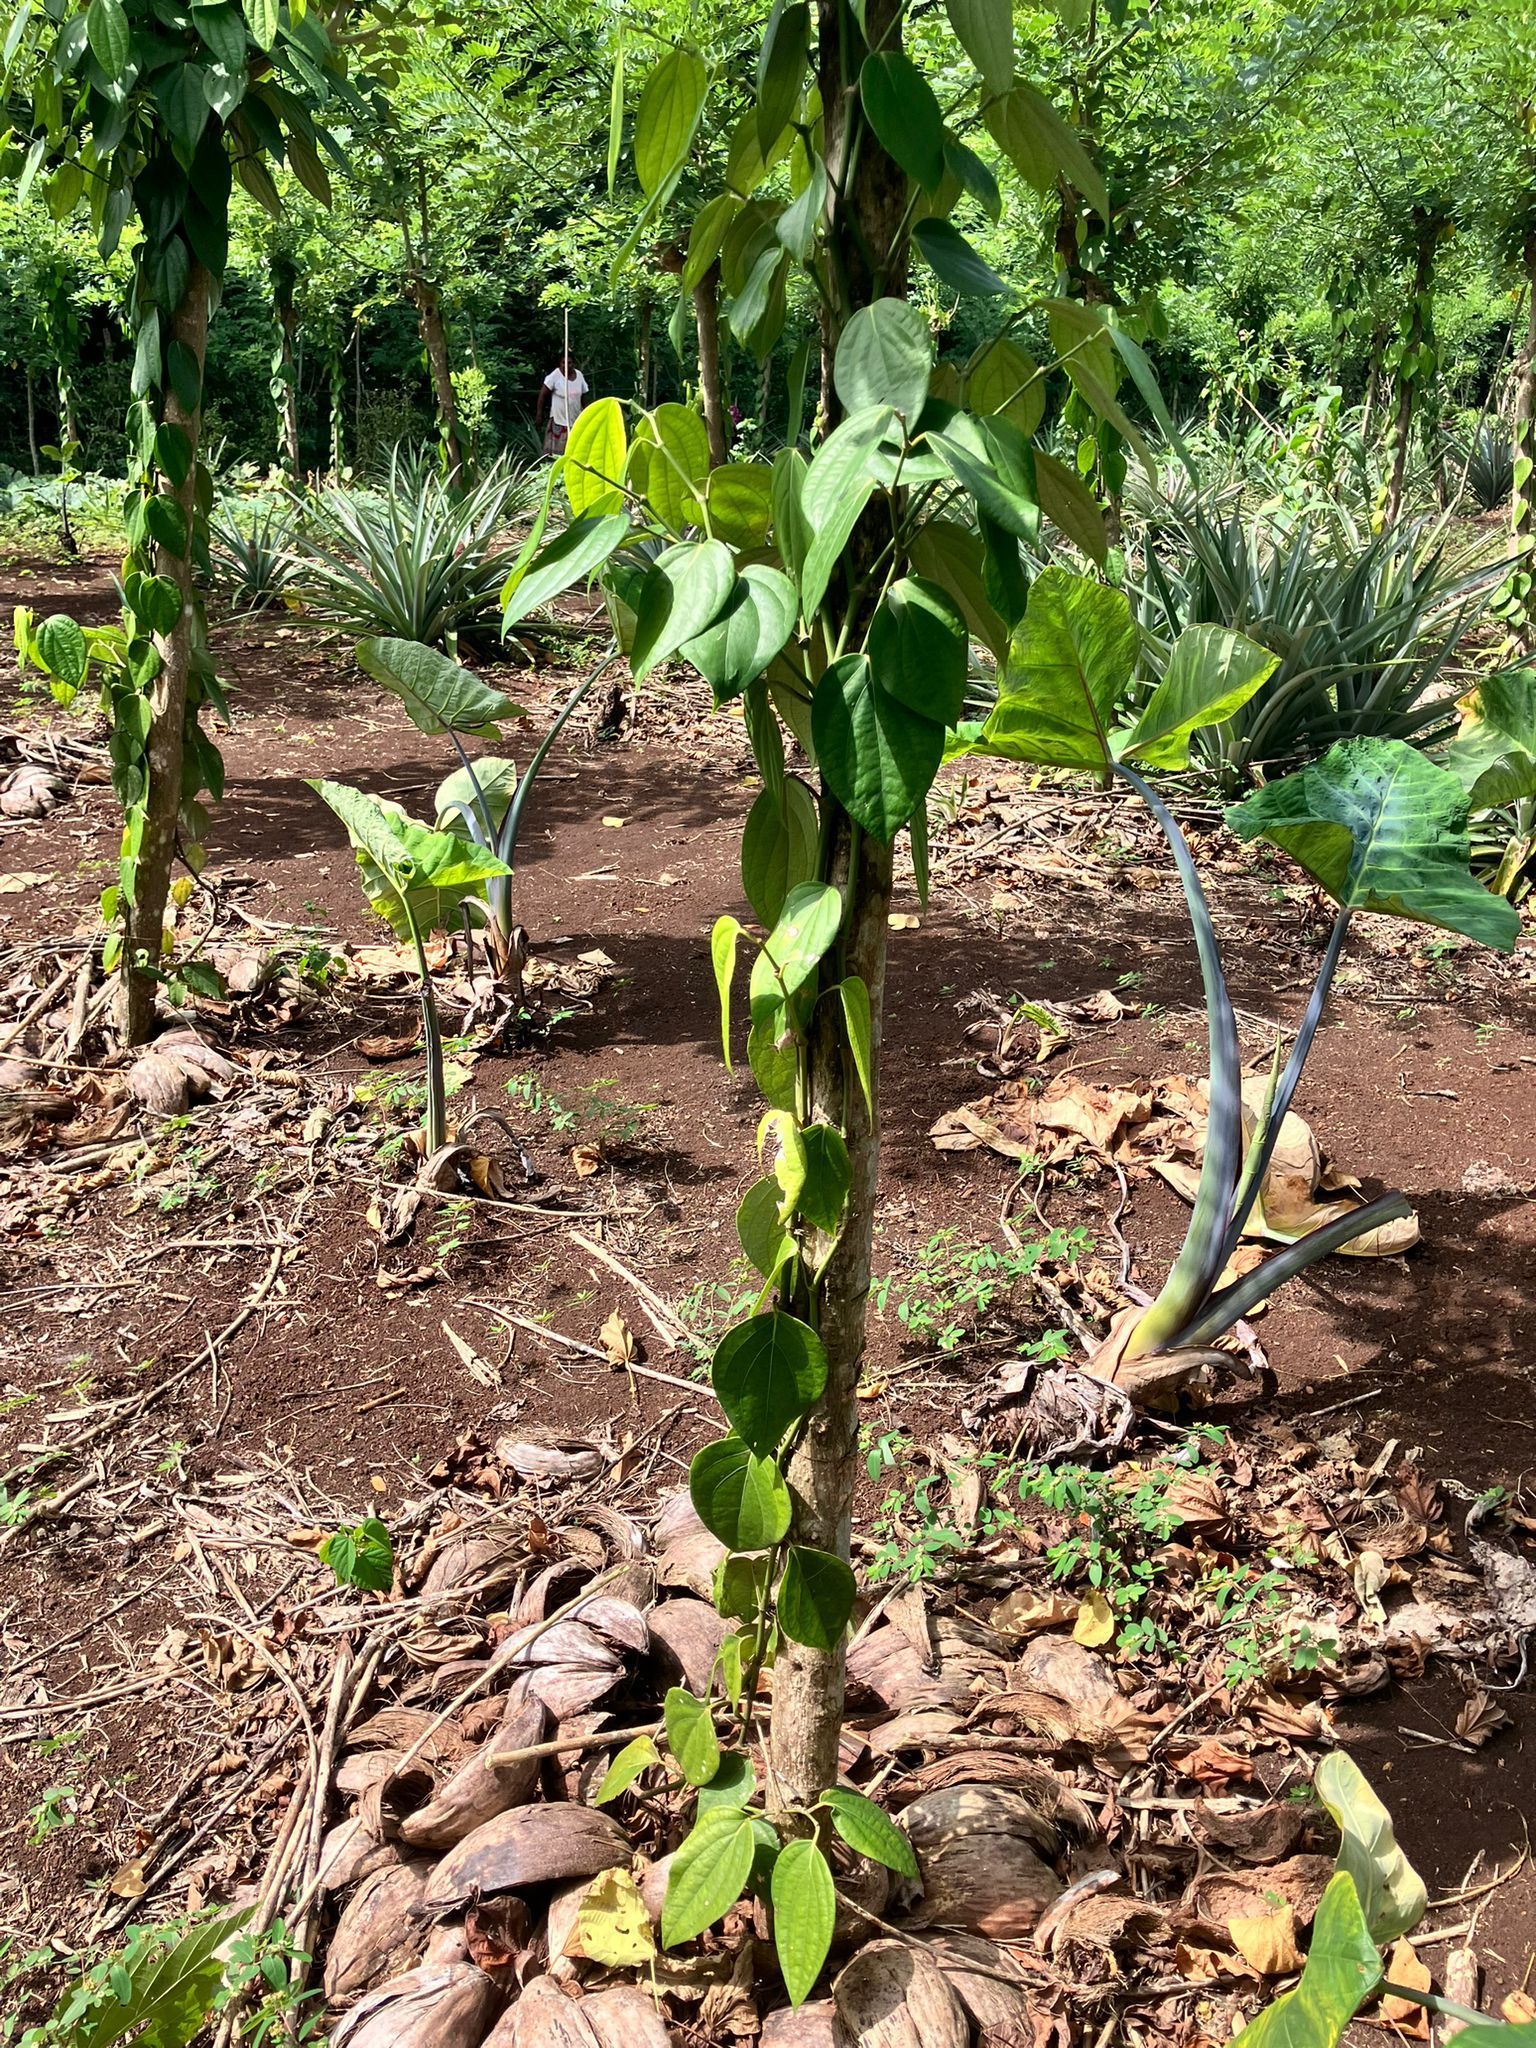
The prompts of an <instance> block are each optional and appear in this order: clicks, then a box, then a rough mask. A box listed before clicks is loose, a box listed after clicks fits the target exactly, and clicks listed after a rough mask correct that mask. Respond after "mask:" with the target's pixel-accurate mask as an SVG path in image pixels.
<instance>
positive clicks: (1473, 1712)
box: [1456, 1687, 1511, 1749]
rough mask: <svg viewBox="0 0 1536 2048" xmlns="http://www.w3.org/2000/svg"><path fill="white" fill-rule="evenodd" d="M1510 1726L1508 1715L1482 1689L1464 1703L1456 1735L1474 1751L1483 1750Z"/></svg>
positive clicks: (1457, 1720)
mask: <svg viewBox="0 0 1536 2048" xmlns="http://www.w3.org/2000/svg"><path fill="white" fill-rule="evenodd" d="M1510 1725H1511V1724H1510V1718H1509V1716H1508V1714H1506V1713H1505V1711H1504V1709H1503V1708H1502V1707H1501V1706H1500V1705H1499V1703H1498V1701H1497V1700H1496V1699H1493V1698H1492V1697H1491V1696H1490V1695H1489V1694H1488V1693H1486V1692H1484V1691H1483V1690H1482V1688H1481V1687H1479V1688H1478V1690H1477V1691H1476V1692H1475V1693H1473V1694H1472V1696H1471V1698H1470V1699H1468V1700H1466V1701H1464V1702H1463V1704H1462V1708H1461V1712H1460V1713H1459V1714H1458V1715H1457V1716H1456V1733H1457V1734H1458V1735H1459V1736H1460V1737H1461V1739H1462V1741H1463V1742H1470V1743H1471V1745H1472V1747H1473V1748H1474V1749H1481V1748H1482V1746H1483V1744H1484V1743H1485V1742H1489V1741H1491V1740H1492V1738H1493V1737H1494V1736H1495V1735H1497V1734H1498V1732H1499V1730H1500V1729H1501V1728H1508V1727H1509V1726H1510Z"/></svg>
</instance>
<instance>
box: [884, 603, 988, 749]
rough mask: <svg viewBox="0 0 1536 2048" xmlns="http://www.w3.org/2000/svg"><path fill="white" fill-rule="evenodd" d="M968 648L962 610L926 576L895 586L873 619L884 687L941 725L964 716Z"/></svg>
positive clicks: (889, 693)
mask: <svg viewBox="0 0 1536 2048" xmlns="http://www.w3.org/2000/svg"><path fill="white" fill-rule="evenodd" d="M967 646H968V642H967V638H966V631H965V620H964V619H963V618H962V617H961V614H960V607H959V606H958V605H957V604H956V603H955V602H954V600H953V599H952V598H951V597H950V595H949V593H948V592H947V591H946V590H944V589H943V588H941V586H940V585H939V584H937V583H929V582H927V581H925V580H924V578H922V577H920V576H903V577H901V578H899V579H898V580H897V581H896V582H895V583H893V584H892V585H891V587H890V589H889V590H888V591H887V592H886V593H885V596H884V597H883V598H882V599H881V600H880V604H879V607H878V609H877V610H876V612H875V616H874V618H873V619H872V620H871V621H870V627H869V659H870V665H871V667H872V668H873V670H874V673H875V677H876V679H877V681H878V683H879V685H880V688H881V689H882V690H884V691H886V692H887V694H888V695H890V696H892V697H895V698H898V699H899V700H900V701H901V703H903V704H905V705H906V707H907V709H908V710H909V711H915V712H917V713H918V714H919V716H921V717H923V718H931V719H932V720H933V721H934V722H935V723H936V724H939V725H953V724H955V723H956V721H957V720H958V719H959V717H960V712H961V708H962V706H963V705H964V702H965V683H966V664H967Z"/></svg>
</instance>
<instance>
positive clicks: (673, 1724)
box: [661, 1685, 720, 1785]
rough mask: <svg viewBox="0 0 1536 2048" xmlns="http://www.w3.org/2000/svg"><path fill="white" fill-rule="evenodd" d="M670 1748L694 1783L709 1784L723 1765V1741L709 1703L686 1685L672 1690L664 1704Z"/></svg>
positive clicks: (686, 1775) (664, 1719)
mask: <svg viewBox="0 0 1536 2048" xmlns="http://www.w3.org/2000/svg"><path fill="white" fill-rule="evenodd" d="M661 1711H662V1719H663V1721H664V1722H665V1724H666V1730H667V1747H668V1749H670V1750H671V1752H672V1757H673V1761H674V1762H675V1763H676V1765H677V1768H678V1769H679V1770H680V1771H681V1772H682V1774H683V1776H684V1777H685V1778H686V1779H687V1780H688V1782H689V1784H690V1785H707V1784H708V1783H709V1781H710V1779H711V1778H713V1776H714V1775H715V1773H716V1771H718V1770H719V1768H720V1744H719V1741H718V1740H717V1738H716V1735H715V1722H714V1716H713V1715H712V1714H711V1713H710V1711H709V1706H708V1704H707V1702H705V1701H704V1700H701V1699H699V1698H697V1697H696V1696H695V1695H694V1694H693V1693H691V1692H689V1691H687V1690H686V1688H685V1687H683V1686H680V1685H674V1686H672V1687H670V1688H669V1689H668V1692H667V1696H666V1698H665V1699H664V1700H663V1701H662V1706H661Z"/></svg>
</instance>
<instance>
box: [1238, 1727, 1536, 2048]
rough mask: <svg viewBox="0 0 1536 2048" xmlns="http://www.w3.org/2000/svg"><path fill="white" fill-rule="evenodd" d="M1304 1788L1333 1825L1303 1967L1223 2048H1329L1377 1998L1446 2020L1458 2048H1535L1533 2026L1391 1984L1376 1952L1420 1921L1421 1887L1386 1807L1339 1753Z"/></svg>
mask: <svg viewBox="0 0 1536 2048" xmlns="http://www.w3.org/2000/svg"><path fill="white" fill-rule="evenodd" d="M1312 1789H1313V1792H1314V1793H1315V1795H1316V1797H1317V1799H1318V1800H1319V1802H1320V1803H1321V1805H1322V1806H1323V1807H1324V1808H1325V1809H1326V1811H1327V1813H1328V1815H1329V1817H1330V1818H1331V1819H1332V1820H1333V1822H1334V1823H1335V1825H1336V1826H1337V1827H1338V1830H1339V1850H1338V1856H1337V1858H1336V1860H1335V1864H1334V1873H1333V1876H1332V1878H1330V1880H1329V1882H1328V1888H1327V1890H1326V1891H1325V1892H1324V1893H1323V1896H1322V1900H1321V1902H1320V1904H1319V1906H1318V1909H1317V1914H1316V1917H1315V1919H1314V1920H1313V1923H1312V1935H1311V1939H1310V1941H1309V1943H1308V1945H1307V1958H1306V1964H1305V1966H1304V1968H1303V1970H1302V1973H1301V1978H1300V1981H1299V1982H1298V1983H1297V1984H1296V1985H1295V1986H1294V1987H1293V1988H1292V1989H1291V1990H1289V1991H1286V1992H1282V1994H1281V1995H1280V1997H1279V1998H1277V1999H1276V2000H1275V2001H1274V2003H1273V2004H1272V2005H1269V2006H1266V2007H1265V2009H1264V2010H1263V2011H1262V2012H1261V2013H1259V2014H1258V2016H1257V2017H1256V2018H1255V2019H1252V2020H1250V2021H1249V2022H1248V2024H1247V2026H1246V2027H1244V2028H1243V2030H1242V2032H1241V2033H1240V2034H1238V2036H1237V2038H1236V2040H1235V2041H1234V2042H1233V2044H1232V2048H1338V2044H1339V2042H1340V2041H1342V2040H1343V2038H1344V2034H1345V2031H1346V2029H1347V2028H1348V2027H1349V2025H1350V2022H1351V2021H1352V2020H1353V2019H1354V2018H1355V2016H1356V2015H1357V2014H1358V2013H1360V2012H1363V2011H1364V2010H1365V2008H1366V2007H1367V2006H1368V2005H1370V2004H1371V2003H1372V2002H1373V2001H1374V2000H1375V1999H1377V1998H1379V1997H1380V1998H1397V1999H1402V2000H1404V2001H1406V2003H1407V2004H1409V2005H1411V2006H1417V2007H1419V2008H1420V2009H1421V2010H1422V2011H1423V2012H1425V2013H1428V2014H1433V2015H1435V2016H1436V2017H1439V2018H1444V2019H1448V2020H1454V2021H1456V2022H1457V2029H1456V2039H1457V2040H1458V2041H1460V2042H1462V2043H1464V2044H1465V2048H1536V2021H1531V2020H1521V2021H1514V2022H1507V2021H1503V2020H1497V2019H1494V2018H1493V2017H1492V2016H1491V2015H1490V2014H1488V2013H1482V2012H1477V2011H1475V2010H1474V2009H1473V2008H1472V2007H1471V2006H1466V2005H1460V2004H1458V2003H1457V2002H1456V2001H1455V2000H1454V1999H1450V1998H1443V1997H1441V1996H1440V1994H1439V1993H1438V1992H1435V1991H1424V1990H1420V1989H1418V1988H1416V1987H1415V1986H1412V1985H1407V1984H1399V1983H1395V1982H1394V1981H1393V1979H1392V1978H1391V1977H1390V1976H1389V1975H1388V1971H1387V1967H1386V1966H1385V1965H1384V1964H1383V1962H1382V1956H1381V1951H1382V1948H1383V1946H1384V1945H1386V1944H1387V1943H1389V1942H1390V1943H1396V1942H1398V1941H1400V1940H1402V1938H1403V1937H1404V1936H1405V1935H1408V1934H1410V1933H1411V1932H1412V1931H1413V1929H1414V1928H1415V1927H1417V1925H1418V1924H1419V1922H1420V1920H1422V1919H1423V1917H1424V1913H1425V1910H1426V1907H1427V1905H1428V1893H1427V1892H1426V1890H1425V1888H1424V1881H1423V1879H1422V1878H1421V1877H1420V1876H1419V1875H1418V1873H1417V1871H1415V1869H1414V1868H1413V1866H1412V1864H1411V1863H1410V1862H1409V1861H1408V1859H1407V1857H1406V1856H1405V1855H1404V1854H1403V1852H1402V1850H1401V1849H1400V1848H1399V1847H1398V1844H1397V1838H1396V1836H1395V1835H1394V1833H1393V1831H1392V1817H1391V1815H1390V1814H1389V1813H1388V1811H1387V1809H1386V1807H1385V1806H1383V1805H1382V1803H1381V1801H1380V1800H1379V1799H1378V1798H1377V1796H1376V1794H1375V1793H1374V1792H1373V1791H1372V1790H1371V1787H1370V1785H1369V1784H1368V1783H1367V1782H1366V1780H1365V1778H1364V1776H1363V1775H1362V1774H1361V1771H1360V1769H1359V1767H1358V1765H1356V1764H1354V1763H1352V1762H1351V1761H1350V1759H1349V1758H1348V1757H1347V1756H1346V1755H1345V1754H1344V1752H1343V1751H1342V1750H1334V1751H1333V1752H1332V1753H1331V1754H1330V1755H1328V1756H1326V1757H1324V1758H1323V1760H1322V1762H1321V1763H1320V1764H1319V1765H1318V1767H1317V1774H1316V1776H1315V1777H1314V1779H1313V1781H1312Z"/></svg>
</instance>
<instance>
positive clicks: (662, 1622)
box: [647, 1599, 726, 1699]
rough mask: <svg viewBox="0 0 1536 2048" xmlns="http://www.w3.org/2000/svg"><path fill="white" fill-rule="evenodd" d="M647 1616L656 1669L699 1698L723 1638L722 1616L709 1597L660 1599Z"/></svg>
mask: <svg viewBox="0 0 1536 2048" xmlns="http://www.w3.org/2000/svg"><path fill="white" fill-rule="evenodd" d="M647 1619H648V1621H649V1622H650V1628H651V1661H652V1662H653V1663H654V1664H655V1666H656V1669H657V1671H658V1672H659V1673H660V1674H661V1676H662V1678H664V1679H665V1680H666V1682H667V1684H668V1685H685V1686H687V1688H688V1690H689V1691H690V1692H691V1693H696V1694H697V1695H698V1696H699V1698H700V1699H703V1698H704V1697H705V1696H706V1695H707V1694H708V1692H709V1681H710V1678H711V1677H712V1675H713V1673H714V1668H715V1658H716V1657H717V1656H718V1655H719V1651H720V1645H721V1644H722V1643H723V1642H724V1641H725V1631H726V1621H725V1617H724V1616H723V1615H722V1614H721V1613H719V1611H718V1610H717V1609H716V1607H715V1606H714V1604H713V1602H712V1601H708V1600H687V1599H683V1600H663V1601H661V1602H660V1603H659V1604H658V1605H657V1606H655V1607H653V1608H652V1609H651V1611H650V1614H649V1615H648V1616H647Z"/></svg>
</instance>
